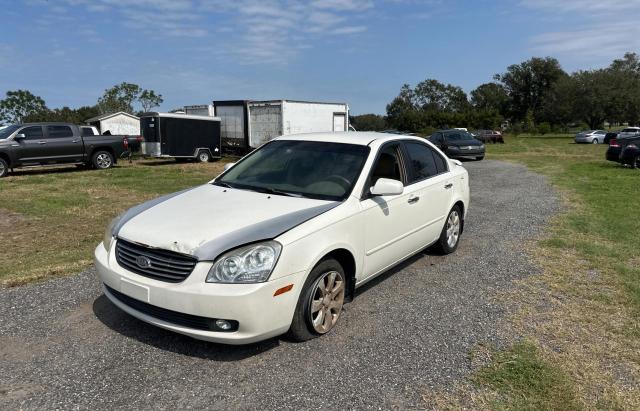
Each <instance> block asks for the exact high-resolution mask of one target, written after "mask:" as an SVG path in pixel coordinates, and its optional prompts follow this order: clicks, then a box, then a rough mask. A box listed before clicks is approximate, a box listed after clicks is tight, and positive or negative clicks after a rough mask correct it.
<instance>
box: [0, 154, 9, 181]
mask: <svg viewBox="0 0 640 411" xmlns="http://www.w3.org/2000/svg"><path fill="white" fill-rule="evenodd" d="M7 174H9V164H8V163H7V161H6V160H5V159H4V158H0V178H2V177H6V175H7Z"/></svg>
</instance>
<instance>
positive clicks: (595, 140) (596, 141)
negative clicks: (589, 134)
mask: <svg viewBox="0 0 640 411" xmlns="http://www.w3.org/2000/svg"><path fill="white" fill-rule="evenodd" d="M591 143H592V144H600V142H599V141H598V139H597V138H594V139H593V141H592V142H591Z"/></svg>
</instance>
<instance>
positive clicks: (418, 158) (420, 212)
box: [404, 141, 454, 251]
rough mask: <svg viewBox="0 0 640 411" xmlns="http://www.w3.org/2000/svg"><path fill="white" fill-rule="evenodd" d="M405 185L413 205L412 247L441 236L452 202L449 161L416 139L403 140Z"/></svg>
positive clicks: (428, 242) (451, 179)
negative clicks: (406, 181) (405, 170)
mask: <svg viewBox="0 0 640 411" xmlns="http://www.w3.org/2000/svg"><path fill="white" fill-rule="evenodd" d="M404 149H405V153H406V154H405V157H406V158H407V165H408V166H407V174H408V180H409V181H408V185H407V187H406V190H407V191H408V192H411V193H412V196H413V197H412V198H413V200H414V203H413V206H412V207H409V208H408V213H409V214H408V217H409V218H410V219H411V220H412V221H413V224H414V230H415V235H414V236H413V249H414V251H417V250H419V249H421V248H424V247H426V246H428V245H430V244H432V243H434V242H435V241H436V240H437V239H438V238H439V236H440V232H441V231H442V227H443V226H444V220H445V218H446V216H447V214H448V212H449V207H450V205H451V201H452V191H453V190H452V189H453V183H454V182H453V178H452V177H451V175H450V174H449V170H448V165H447V164H448V161H446V159H445V158H444V157H442V155H441V154H440V153H438V152H437V151H436V150H434V149H433V148H431V147H430V146H428V145H427V144H423V143H421V142H419V141H404Z"/></svg>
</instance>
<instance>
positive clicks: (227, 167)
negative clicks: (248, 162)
mask: <svg viewBox="0 0 640 411" xmlns="http://www.w3.org/2000/svg"><path fill="white" fill-rule="evenodd" d="M235 164H236V163H227V164H225V165H224V171H227V170H228V169H230V168H231V167H233V166H234V165H235Z"/></svg>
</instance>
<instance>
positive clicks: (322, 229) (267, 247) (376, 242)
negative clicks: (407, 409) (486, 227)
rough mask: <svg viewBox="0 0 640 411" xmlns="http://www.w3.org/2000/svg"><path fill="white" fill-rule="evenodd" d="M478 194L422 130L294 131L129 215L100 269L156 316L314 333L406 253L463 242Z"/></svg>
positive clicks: (104, 250) (134, 308)
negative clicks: (413, 133)
mask: <svg viewBox="0 0 640 411" xmlns="http://www.w3.org/2000/svg"><path fill="white" fill-rule="evenodd" d="M468 207H469V175H468V173H467V171H466V170H465V169H464V167H462V164H461V163H460V162H459V161H457V160H449V159H448V158H446V156H444V154H443V153H442V152H441V151H440V150H438V149H437V148H436V147H435V146H433V145H432V144H430V143H429V142H426V141H425V140H424V139H422V138H418V137H410V136H405V135H393V134H382V133H367V132H360V133H358V132H354V133H344V132H341V133H309V134H299V135H288V136H282V137H278V138H276V139H274V140H272V141H270V142H268V143H266V144H264V145H263V146H261V147H260V148H258V149H257V150H255V151H253V152H252V153H251V154H249V155H247V156H246V157H244V158H243V159H242V160H240V161H239V162H238V163H236V164H234V165H230V167H229V168H227V170H226V171H225V172H224V173H223V174H221V175H220V176H218V177H217V178H216V179H215V180H213V181H211V182H210V183H208V184H205V185H201V186H198V187H194V188H192V189H188V190H185V191H182V192H179V193H174V194H169V195H166V196H164V197H160V198H158V199H155V200H151V201H150V202H147V203H144V204H142V205H139V206H136V207H134V208H132V209H130V210H129V211H127V212H126V213H124V214H123V215H121V216H119V217H117V218H116V219H115V220H114V221H112V223H111V224H110V225H109V227H108V228H107V230H106V233H105V237H104V241H103V242H102V243H101V244H99V245H98V246H97V248H96V249H95V263H96V270H97V272H98V277H99V279H100V282H101V283H102V285H103V290H104V293H105V295H106V296H107V298H109V299H110V300H111V301H112V302H113V303H114V304H115V305H116V306H117V307H119V308H120V309H122V310H123V311H125V312H127V313H129V314H130V315H133V316H134V317H137V318H139V319H140V320H142V321H145V322H148V323H151V324H154V325H156V326H158V327H161V328H165V329H168V330H171V331H174V332H177V333H181V334H185V335H188V336H191V337H193V338H197V339H201V340H207V341H214V342H221V343H227V344H248V343H252V342H255V341H259V340H264V339H267V338H270V337H274V336H278V335H281V334H284V333H287V332H288V335H289V337H290V338H291V339H293V340H297V341H304V340H308V339H311V338H314V337H318V336H321V335H324V334H326V333H328V332H330V331H331V330H332V329H333V328H334V326H335V325H336V323H337V322H338V320H339V318H340V316H341V315H343V313H344V311H343V310H342V307H343V304H344V303H345V302H348V301H351V299H352V298H353V296H354V292H355V289H356V288H357V287H359V286H361V285H363V284H365V283H367V282H368V281H370V280H372V279H373V278H375V277H376V276H378V275H379V274H381V273H383V272H385V271H387V270H389V269H390V268H391V267H393V266H394V265H396V264H397V263H399V262H400V261H403V260H405V259H406V258H409V257H410V256H412V255H414V254H415V253H418V252H420V251H421V250H423V249H424V248H425V247H428V246H435V247H437V248H438V249H439V250H440V252H442V253H445V254H448V253H452V252H454V251H455V250H456V248H457V247H458V242H459V240H460V236H461V234H462V232H463V228H464V222H465V217H466V213H467V209H468ZM380 315H381V316H383V315H384V314H383V313H380Z"/></svg>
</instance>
